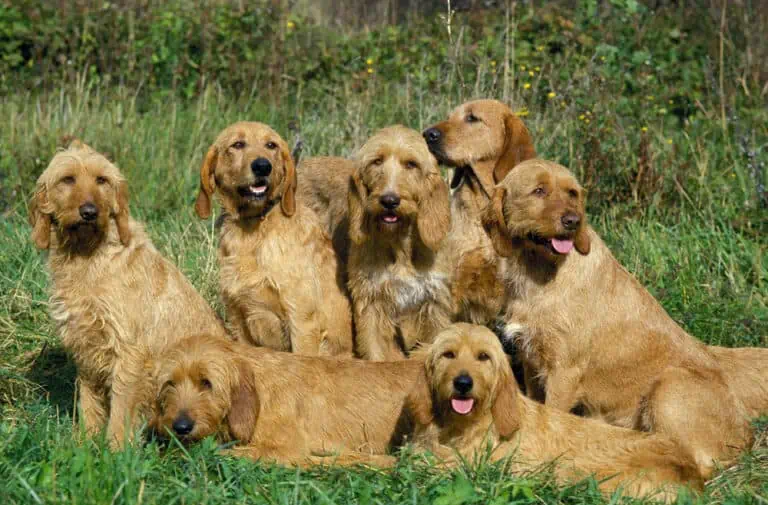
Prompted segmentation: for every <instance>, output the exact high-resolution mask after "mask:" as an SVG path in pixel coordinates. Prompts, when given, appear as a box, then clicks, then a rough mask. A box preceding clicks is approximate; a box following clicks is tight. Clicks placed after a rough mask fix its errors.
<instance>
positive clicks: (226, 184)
mask: <svg viewBox="0 0 768 505" xmlns="http://www.w3.org/2000/svg"><path fill="white" fill-rule="evenodd" d="M217 191H218V194H219V196H220V198H221V201H222V203H223V205H224V209H225V210H226V211H227V212H228V213H229V214H230V215H231V216H232V217H233V218H235V219H250V218H259V217H263V216H265V215H266V214H267V212H269V211H270V210H271V209H272V206H273V205H275V203H276V202H278V201H279V202H280V207H281V209H282V211H283V213H284V214H285V215H286V216H289V217H290V216H292V215H293V214H294V212H296V168H295V166H294V163H293V158H291V153H290V150H289V149H288V144H287V143H286V142H285V140H283V139H282V137H280V135H278V134H277V133H276V132H275V131H274V130H273V129H272V128H270V127H269V126H267V125H265V124H263V123H255V122H246V121H242V122H239V123H235V124H233V125H230V126H229V127H227V128H226V129H225V130H224V131H222V132H221V133H220V134H219V136H218V137H217V138H216V141H215V142H214V143H213V145H212V146H211V147H210V148H209V149H208V153H207V154H206V155H205V159H204V160H203V164H202V166H201V167H200V192H199V193H198V196H197V202H196V203H195V211H196V212H197V215H198V216H200V217H201V218H203V219H206V218H208V217H209V216H210V215H211V200H212V198H213V194H214V193H215V192H217Z"/></svg>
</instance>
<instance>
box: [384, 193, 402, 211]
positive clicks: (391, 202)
mask: <svg viewBox="0 0 768 505" xmlns="http://www.w3.org/2000/svg"><path fill="white" fill-rule="evenodd" d="M379 202H381V206H382V207H384V208H385V209H389V210H392V209H396V208H397V206H398V205H400V197H399V196H397V195H396V194H394V193H384V194H383V195H381V198H379Z"/></svg>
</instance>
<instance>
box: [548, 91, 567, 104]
mask: <svg viewBox="0 0 768 505" xmlns="http://www.w3.org/2000/svg"><path fill="white" fill-rule="evenodd" d="M556 96H557V93H555V92H554V91H550V92H549V93H547V98H555V97H556ZM563 104H565V102H563Z"/></svg>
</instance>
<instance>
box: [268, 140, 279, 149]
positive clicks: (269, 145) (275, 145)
mask: <svg viewBox="0 0 768 505" xmlns="http://www.w3.org/2000/svg"><path fill="white" fill-rule="evenodd" d="M267 149H277V144H275V143H274V142H267Z"/></svg>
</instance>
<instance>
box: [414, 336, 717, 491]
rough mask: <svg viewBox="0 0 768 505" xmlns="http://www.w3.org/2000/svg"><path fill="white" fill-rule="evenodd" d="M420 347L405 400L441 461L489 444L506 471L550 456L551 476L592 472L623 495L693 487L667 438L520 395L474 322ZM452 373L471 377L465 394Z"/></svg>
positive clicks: (417, 435)
mask: <svg viewBox="0 0 768 505" xmlns="http://www.w3.org/2000/svg"><path fill="white" fill-rule="evenodd" d="M424 352H425V354H426V359H425V366H424V370H423V372H422V374H421V376H420V378H419V379H418V380H417V383H416V387H415V388H414V390H413V391H412V392H411V394H410V395H409V397H408V399H407V401H406V406H407V409H408V411H409V412H410V414H411V415H412V416H413V419H414V423H415V426H414V443H415V444H416V446H417V448H420V449H422V450H429V451H431V452H433V453H434V454H435V455H437V456H438V457H441V458H444V459H445V462H446V463H448V464H452V463H455V462H456V460H457V458H456V455H457V453H458V455H460V456H462V457H463V458H466V459H468V460H470V461H472V460H473V459H475V458H478V457H483V456H485V454H487V451H488V450H490V457H491V459H492V460H498V459H501V458H507V457H508V458H510V465H509V468H510V470H511V471H513V472H518V471H524V470H529V469H531V468H535V467H538V466H541V465H544V464H546V463H549V462H552V461H554V460H557V461H556V464H555V474H556V475H557V477H558V479H559V480H562V481H569V480H573V479H578V478H582V477H586V476H589V475H594V476H595V477H596V478H597V479H598V480H599V481H600V484H599V485H600V487H601V488H602V489H603V490H604V491H612V490H615V489H616V488H619V487H621V488H622V489H623V490H624V492H625V493H627V494H629V495H634V496H645V495H651V494H658V495H659V497H661V498H664V499H667V500H673V499H674V497H675V495H676V494H677V485H680V484H690V485H692V486H694V487H696V488H700V487H701V484H702V481H701V477H700V476H699V474H698V472H697V469H696V465H695V464H694V462H693V461H692V460H691V459H690V458H688V457H687V455H685V453H684V452H683V451H682V450H681V449H680V447H679V446H678V445H677V444H676V443H675V442H673V441H672V440H670V439H668V438H666V437H663V436H659V435H651V434H647V433H640V432H637V431H633V430H628V429H624V428H618V427H614V426H610V425H607V424H604V423H600V422H598V421H595V420H589V419H583V418H580V417H577V416H574V415H572V414H569V413H566V412H562V411H559V410H556V409H553V408H550V407H548V406H545V405H541V404H540V403H537V402H535V401H533V400H531V399H529V398H526V397H525V396H523V395H522V394H521V393H520V390H519V389H518V386H517V382H516V381H515V379H514V377H513V376H512V373H511V369H510V367H509V362H508V361H507V357H506V355H505V354H504V351H503V349H502V347H501V344H500V343H499V341H498V338H497V337H496V336H495V335H494V334H493V333H492V332H491V331H490V330H488V329H486V328H484V327H482V326H474V325H469V324H465V323H458V324H455V325H454V326H451V327H449V328H447V329H445V330H444V331H443V332H441V333H440V334H439V335H438V336H437V337H436V338H435V341H434V342H433V344H432V345H431V347H430V348H429V349H427V350H425V351H424ZM460 375H463V376H469V377H471V378H472V380H473V385H472V388H471V390H470V391H469V392H467V393H463V394H460V393H459V392H457V390H456V386H455V385H454V380H455V378H456V377H458V376H460ZM457 397H463V398H472V399H473V401H474V404H473V406H472V409H471V410H470V411H469V412H468V413H465V414H460V413H459V412H457V411H455V410H454V409H453V408H452V406H451V405H452V401H453V399H454V398H457ZM660 488H661V489H660Z"/></svg>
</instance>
